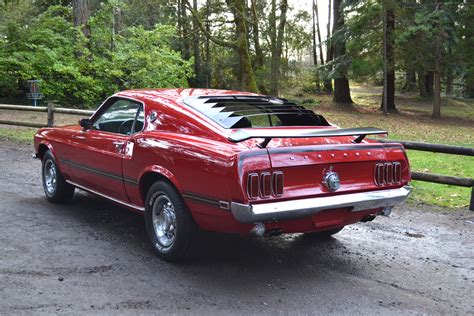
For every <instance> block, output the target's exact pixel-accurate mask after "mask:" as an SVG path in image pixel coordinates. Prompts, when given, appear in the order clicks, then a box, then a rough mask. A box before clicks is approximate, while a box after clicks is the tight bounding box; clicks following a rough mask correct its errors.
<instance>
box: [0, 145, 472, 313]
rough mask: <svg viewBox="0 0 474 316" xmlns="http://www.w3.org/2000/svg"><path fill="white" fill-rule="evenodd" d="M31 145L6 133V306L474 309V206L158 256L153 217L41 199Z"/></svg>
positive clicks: (1, 297) (0, 179)
mask: <svg viewBox="0 0 474 316" xmlns="http://www.w3.org/2000/svg"><path fill="white" fill-rule="evenodd" d="M31 152H32V149H31V147H29V146H26V145H13V144H11V143H8V142H1V141H0V314H13V313H14V314H18V313H25V314H33V313H34V314H36V313H48V314H49V313H68V314H77V313H83V314H90V313H99V314H110V313H117V312H118V313H122V314H130V313H147V314H149V313H156V314H162V313H165V312H166V313H178V314H182V313H189V314H191V313H200V314H207V313H213V314H214V313H225V314H228V313H230V314H254V313H267V314H275V313H282V314H327V313H337V314H368V313H369V314H384V315H385V314H400V313H402V314H410V313H429V314H469V313H471V314H472V311H474V300H473V293H474V251H473V245H474V237H473V230H474V224H472V222H474V213H473V212H469V211H467V210H460V211H455V212H445V211H443V210H436V211H435V210H432V209H429V208H426V207H425V208H420V207H412V206H405V207H402V208H398V209H396V210H395V211H394V213H393V214H392V215H391V217H390V218H377V219H376V220H375V221H374V222H371V223H366V224H357V225H354V226H351V227H347V228H346V229H344V230H343V231H342V232H341V233H339V234H338V235H336V236H335V237H334V238H331V239H329V240H325V241H321V240H314V239H310V238H307V237H304V236H302V235H289V236H280V237H273V238H266V239H252V238H239V237H234V236H224V235H215V234H205V235H204V236H202V237H201V244H200V246H199V248H198V249H197V254H196V256H195V257H194V258H193V259H192V260H190V261H189V262H187V263H183V264H170V263H166V262H163V261H161V260H160V259H158V258H157V257H156V256H155V255H154V254H153V252H152V249H151V247H150V245H149V244H148V243H147V238H146V234H145V231H144V223H143V219H142V218H141V217H140V216H139V215H135V214H133V213H131V212H128V211H127V210H124V209H121V208H119V207H117V206H115V205H113V204H110V203H108V202H105V201H103V200H101V199H99V198H96V197H94V196H91V195H89V194H86V193H80V194H76V196H75V198H74V200H73V202H72V203H70V204H67V205H54V204H50V203H48V202H47V201H46V200H45V198H44V197H43V192H42V187H41V185H40V177H39V170H40V162H39V161H37V160H32V159H31V158H30V155H31Z"/></svg>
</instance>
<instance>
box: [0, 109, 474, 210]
mask: <svg viewBox="0 0 474 316" xmlns="http://www.w3.org/2000/svg"><path fill="white" fill-rule="evenodd" d="M0 109H3V110H15V111H33V112H46V113H47V122H46V124H38V123H31V122H16V121H7V120H0V124H7V125H17V126H27V127H38V128H39V127H45V126H54V113H60V114H72V115H82V116H90V115H92V114H93V113H94V111H89V110H78V109H68V108H56V107H54V104H53V103H51V102H50V103H48V106H46V107H41V106H23V105H8V104H0ZM376 140H377V141H379V142H382V143H389V142H396V143H400V144H402V145H403V146H405V148H406V149H411V150H419V151H429V152H434V153H443V154H451V155H463V156H471V157H472V156H474V148H470V147H462V146H451V145H441V144H429V143H420V142H411V141H404V140H385V139H376ZM411 176H412V179H413V180H418V181H425V182H433V183H441V184H448V185H455V186H461V187H466V188H471V200H470V204H469V210H471V211H474V179H472V178H460V177H453V176H446V175H440V174H433V173H425V172H416V171H413V172H412V173H411Z"/></svg>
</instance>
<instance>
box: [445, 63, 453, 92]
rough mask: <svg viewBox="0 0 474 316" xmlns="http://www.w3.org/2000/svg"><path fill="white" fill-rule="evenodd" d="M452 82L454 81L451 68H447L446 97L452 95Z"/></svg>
mask: <svg viewBox="0 0 474 316" xmlns="http://www.w3.org/2000/svg"><path fill="white" fill-rule="evenodd" d="M453 80H454V78H453V72H452V70H451V68H449V69H448V70H447V74H446V94H447V95H450V94H452V93H453Z"/></svg>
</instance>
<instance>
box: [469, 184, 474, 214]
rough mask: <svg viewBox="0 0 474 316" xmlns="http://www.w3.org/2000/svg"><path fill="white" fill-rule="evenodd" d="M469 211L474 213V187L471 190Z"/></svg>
mask: <svg viewBox="0 0 474 316" xmlns="http://www.w3.org/2000/svg"><path fill="white" fill-rule="evenodd" d="M469 210H470V211H474V186H473V187H472V188H471V203H470V204H469Z"/></svg>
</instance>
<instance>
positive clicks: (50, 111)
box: [47, 101, 54, 127]
mask: <svg viewBox="0 0 474 316" xmlns="http://www.w3.org/2000/svg"><path fill="white" fill-rule="evenodd" d="M47 125H48V127H53V126H54V103H53V102H51V101H49V102H48V124H47Z"/></svg>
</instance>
